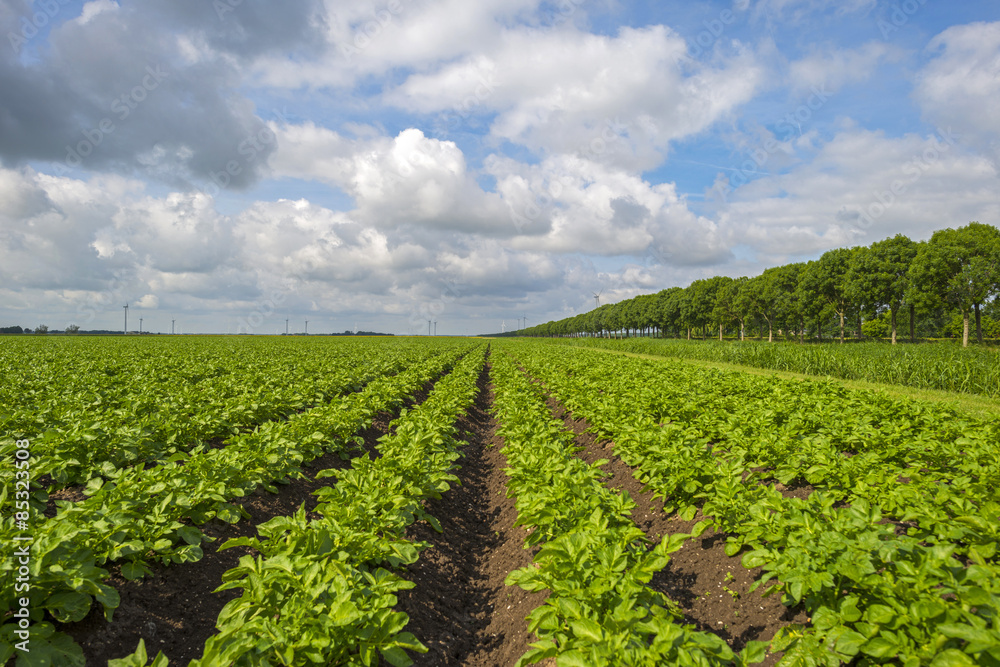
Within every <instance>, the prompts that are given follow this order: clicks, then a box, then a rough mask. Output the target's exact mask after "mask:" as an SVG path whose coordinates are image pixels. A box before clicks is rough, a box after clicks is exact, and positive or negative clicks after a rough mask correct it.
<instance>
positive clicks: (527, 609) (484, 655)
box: [398, 370, 545, 667]
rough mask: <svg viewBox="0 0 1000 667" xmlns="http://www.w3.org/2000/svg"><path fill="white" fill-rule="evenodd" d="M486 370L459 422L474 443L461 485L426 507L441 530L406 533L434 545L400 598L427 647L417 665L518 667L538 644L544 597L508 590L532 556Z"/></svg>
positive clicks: (410, 570) (418, 527) (409, 574)
mask: <svg viewBox="0 0 1000 667" xmlns="http://www.w3.org/2000/svg"><path fill="white" fill-rule="evenodd" d="M487 372H488V371H487V370H484V371H483V374H482V375H481V376H480V378H479V394H478V396H477V398H476V402H475V405H474V406H473V408H472V409H471V410H470V411H469V413H468V415H466V416H465V417H463V418H462V419H461V420H460V421H459V422H458V426H459V428H460V429H461V431H462V432H463V436H462V437H463V439H464V440H465V441H466V442H467V443H468V444H467V445H466V446H465V447H464V448H463V450H462V453H463V458H462V459H460V460H459V461H458V465H460V466H461V469H460V470H457V471H456V474H457V475H458V477H459V478H460V480H461V485H455V486H453V487H452V488H451V490H449V491H448V492H447V493H446V494H445V495H444V496H443V497H442V498H440V499H438V500H434V501H431V502H429V503H428V504H427V509H428V511H429V512H430V513H431V514H432V515H433V516H434V517H435V518H437V519H438V521H440V523H441V527H442V529H443V532H442V533H437V532H436V531H434V529H433V528H431V527H430V525H428V524H427V523H426V522H419V523H417V524H414V525H413V526H412V527H411V528H410V530H409V533H408V534H409V537H411V538H412V539H414V540H425V541H427V542H430V543H431V544H432V545H433V546H432V547H429V548H428V549H426V550H425V551H423V552H422V553H421V555H420V560H418V561H417V562H416V563H414V564H412V565H410V566H408V567H407V568H406V571H405V572H404V574H403V576H404V577H406V578H407V579H410V580H411V581H413V582H415V583H416V584H417V586H416V588H414V589H411V590H408V591H402V592H401V593H400V594H399V595H398V597H399V606H398V609H400V610H401V611H404V612H406V613H407V614H408V615H409V616H410V623H409V625H407V628H406V629H407V630H409V631H410V632H412V633H414V634H415V635H416V636H417V638H418V639H420V640H421V641H422V642H423V643H424V645H426V646H427V648H428V649H429V651H428V652H427V653H425V654H414V655H412V657H413V659H414V662H415V664H417V665H471V666H476V667H494V666H495V665H512V664H514V663H515V662H516V661H517V659H518V658H519V657H520V656H521V655H522V654H524V653H525V651H527V650H528V644H529V643H530V641H533V640H534V637H533V636H531V635H529V633H528V629H527V627H528V624H527V620H526V617H527V615H528V614H529V613H531V610H532V609H534V608H535V607H536V606H537V605H539V604H541V603H542V601H544V599H545V595H544V594H543V593H527V592H526V591H523V590H522V589H520V588H518V587H516V586H511V587H507V586H505V585H504V579H505V578H506V577H507V575H508V574H509V573H510V572H511V571H512V570H515V569H517V568H519V567H523V566H525V565H528V564H530V563H531V558H532V552H531V551H529V550H526V549H524V548H523V545H524V540H525V538H526V537H527V532H526V531H525V530H524V529H523V528H521V527H515V526H514V521H515V519H516V518H517V510H516V509H515V508H514V501H513V499H510V498H508V497H507V485H506V482H507V478H506V475H504V473H503V469H504V468H505V467H506V465H507V462H506V459H505V458H504V456H503V453H502V451H501V447H502V446H503V439H502V438H500V437H499V436H497V435H496V433H495V432H496V421H495V420H494V419H493V418H492V417H491V416H490V414H489V412H488V409H489V405H490V404H491V403H492V402H493V387H492V385H490V384H489V383H488V376H487Z"/></svg>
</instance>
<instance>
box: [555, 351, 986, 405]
mask: <svg viewBox="0 0 1000 667" xmlns="http://www.w3.org/2000/svg"><path fill="white" fill-rule="evenodd" d="M552 344H557V345H565V346H574V347H607V348H612V349H616V350H622V351H625V352H636V353H640V354H649V355H655V356H662V357H676V358H681V359H704V360H706V361H722V362H726V363H730V364H741V365H744V366H754V367H756V368H766V369H770V370H776V371H792V372H795V373H806V374H808V375H816V376H819V377H827V376H829V377H838V378H844V379H846V380H866V381H868V382H877V383H883V384H899V385H905V386H908V387H916V388H918V389H941V390H944V391H955V392H959V393H964V394H982V395H984V396H991V397H1000V356H998V355H997V352H995V351H992V350H989V349H983V348H968V349H962V348H961V347H959V346H957V345H953V344H951V343H936V344H926V345H907V346H899V345H897V346H895V347H893V346H891V345H884V344H881V343H874V342H873V343H854V344H851V345H838V344H822V345H820V344H812V345H768V344H766V343H758V342H756V341H745V342H741V343H731V342H725V343H719V342H718V341H715V342H711V343H707V344H706V343H700V342H699V343H694V342H688V341H683V340H653V339H649V338H633V339H630V340H625V341H602V340H594V339H589V338H576V339H566V340H560V341H558V342H556V341H553V342H552Z"/></svg>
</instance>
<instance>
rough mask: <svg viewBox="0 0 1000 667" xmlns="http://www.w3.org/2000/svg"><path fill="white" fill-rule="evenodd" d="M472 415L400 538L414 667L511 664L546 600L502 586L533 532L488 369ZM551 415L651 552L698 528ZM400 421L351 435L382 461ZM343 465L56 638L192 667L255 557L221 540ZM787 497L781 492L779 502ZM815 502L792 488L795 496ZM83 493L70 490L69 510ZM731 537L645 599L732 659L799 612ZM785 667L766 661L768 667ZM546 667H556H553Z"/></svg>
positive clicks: (299, 500)
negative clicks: (513, 476)
mask: <svg viewBox="0 0 1000 667" xmlns="http://www.w3.org/2000/svg"><path fill="white" fill-rule="evenodd" d="M432 386H433V383H428V385H427V386H426V387H424V389H423V390H422V391H421V392H419V393H418V395H417V396H415V397H414V398H413V399H412V400H411V401H409V402H408V403H407V407H409V406H411V405H413V404H417V403H420V402H422V401H423V400H424V399H425V398H426V396H427V394H428V393H429V391H430V390H431V388H432ZM478 387H479V391H478V394H477V396H476V399H475V402H474V405H473V406H472V408H471V409H470V410H469V411H468V414H466V415H465V416H463V417H462V418H461V419H460V420H459V421H458V423H457V425H458V428H459V433H460V436H459V437H460V438H461V439H462V440H463V441H464V442H465V443H466V444H465V445H464V446H463V447H462V449H461V453H462V458H461V459H459V460H458V461H457V462H456V465H457V466H458V468H457V469H456V470H455V474H456V475H457V476H458V477H459V480H460V481H459V483H457V484H454V485H453V486H452V488H451V489H450V490H449V491H448V492H447V493H446V494H444V496H443V497H442V498H440V499H436V500H431V501H428V502H427V503H426V508H427V510H428V512H430V514H431V515H433V516H434V517H435V518H436V519H437V520H438V521H439V522H440V524H441V527H442V532H441V533H438V532H436V531H435V530H434V529H433V528H432V527H431V526H430V525H429V524H428V523H426V522H423V521H421V522H417V523H415V524H414V525H412V526H411V527H410V528H409V529H408V532H407V536H408V537H409V538H410V539H412V540H416V541H425V542H428V543H429V544H430V545H431V546H429V547H428V548H426V549H425V550H424V551H423V552H422V553H421V555H420V559H419V560H418V561H417V562H416V563H414V564H412V565H409V566H407V567H405V568H402V569H401V571H400V574H401V575H402V576H403V577H404V578H407V579H409V580H411V581H413V582H415V583H416V584H417V586H416V587H415V588H413V589H410V590H406V591H401V592H400V593H399V594H398V595H397V597H398V600H399V603H398V605H397V609H398V610H400V611H403V612H405V613H406V614H408V615H409V617H410V621H409V624H408V625H407V627H406V630H407V631H409V632H412V633H413V634H415V635H416V636H417V637H418V638H419V639H420V640H421V641H422V642H423V643H424V644H425V645H426V646H427V648H428V652H427V653H424V654H411V657H412V658H413V659H414V662H415V664H416V665H468V666H472V667H494V666H496V665H512V664H514V663H515V662H516V661H517V659H518V658H519V657H520V656H521V655H523V654H524V653H525V652H526V651H527V650H528V648H529V644H530V643H531V642H533V641H535V639H536V638H535V637H534V635H532V634H531V633H529V632H528V623H527V616H528V615H529V614H530V613H531V611H532V610H533V609H535V608H536V607H537V606H538V605H539V604H542V603H543V602H544V600H545V597H546V594H545V593H528V592H526V591H524V590H522V589H520V588H519V587H517V586H506V585H505V583H504V582H505V579H506V577H507V575H508V574H509V573H510V572H511V571H513V570H515V569H518V568H520V567H524V566H527V565H529V564H530V563H531V559H532V557H533V555H534V553H535V550H530V549H525V548H524V541H525V538H526V537H527V534H528V533H527V531H526V530H525V529H524V528H522V527H519V526H514V522H515V520H516V519H517V511H516V508H515V504H514V499H512V498H508V497H507V477H506V475H505V474H504V472H503V471H504V469H505V468H506V466H507V461H506V458H505V457H504V455H503V451H502V447H503V444H504V443H503V439H502V438H501V437H500V436H498V435H497V433H496V431H497V424H496V421H495V419H493V417H492V415H491V414H490V413H489V407H490V406H491V405H492V403H493V400H494V393H493V386H492V384H491V383H490V381H489V366H488V365H487V367H486V368H485V369H484V370H483V373H482V374H481V375H480V377H479V379H478ZM549 407H550V408H551V409H552V411H553V413H554V414H555V415H556V416H557V417H558V418H560V419H562V420H563V421H564V423H565V424H566V426H567V427H568V428H570V429H572V431H573V432H574V433H575V434H576V443H577V444H578V445H579V446H580V447H581V448H582V449H581V450H580V452H579V456H580V457H581V458H583V459H584V460H585V461H587V462H588V463H593V462H594V461H596V460H598V459H607V460H608V463H606V464H604V465H603V466H602V469H603V470H604V471H605V472H606V473H608V478H607V480H606V483H607V484H608V486H609V487H610V488H614V489H620V490H621V491H623V492H627V493H628V494H629V495H630V496H631V498H632V499H633V500H635V501H636V503H637V506H636V508H635V509H634V510H633V512H632V519H633V520H634V521H635V523H636V525H637V526H638V527H639V528H640V529H641V530H642V531H643V532H644V533H645V534H646V535H647V536H648V538H649V540H650V543H651V544H655V543H657V542H659V541H660V540H661V539H662V538H663V537H664V536H666V535H669V534H672V533H676V532H689V531H690V529H691V527H692V526H693V525H694V523H696V521H697V520H698V519H699V518H701V517H700V516H698V517H695V520H693V521H688V522H685V521H681V520H679V519H678V518H676V517H671V516H669V515H667V514H666V513H665V512H664V511H663V503H662V502H661V501H659V500H656V499H654V498H653V496H652V493H650V492H649V491H648V490H647V489H645V488H644V486H643V484H642V483H641V482H639V481H638V480H637V479H636V477H635V475H634V474H633V470H632V469H631V468H630V467H629V466H628V465H626V464H625V463H624V462H623V461H622V460H621V459H619V458H618V457H617V456H615V454H614V444H613V443H612V442H607V441H602V440H599V439H598V438H597V437H596V436H594V435H593V434H591V433H589V432H588V424H587V422H585V421H583V420H579V419H574V418H573V416H572V415H571V414H570V413H569V412H568V411H567V410H566V409H565V408H564V407H563V406H562V405H561V404H560V403H558V402H557V401H555V400H554V399H550V400H549ZM397 414H398V413H396V414H387V413H383V414H382V415H379V416H378V417H377V418H376V420H375V422H374V423H373V424H372V426H371V427H369V428H367V429H364V430H363V431H361V432H359V435H361V436H362V437H363V439H364V449H365V452H366V454H361V455H369V456H377V455H378V454H377V442H378V440H379V438H381V437H382V436H384V435H386V434H387V433H389V432H390V422H391V421H392V420H393V419H394V418H395V417H396V416H397ZM349 465H350V463H349V461H346V460H343V459H341V457H340V456H339V455H338V454H328V455H325V456H323V457H321V458H319V459H316V460H315V461H312V462H310V463H309V464H305V465H304V466H303V473H304V477H303V478H301V479H296V480H290V481H289V482H288V483H285V484H281V485H279V486H278V492H277V493H270V492H267V491H264V490H259V491H257V492H255V493H254V494H252V495H251V496H249V497H247V498H245V499H244V502H243V507H244V509H245V510H246V511H247V512H248V513H249V514H250V518H249V519H244V520H242V521H240V522H239V523H237V524H234V525H230V524H226V523H223V522H220V521H212V522H209V523H208V524H206V525H205V526H203V527H202V529H203V530H204V532H205V533H206V534H207V535H208V536H210V537H212V538H214V541H213V542H207V543H204V544H203V545H202V546H203V549H204V550H205V555H204V557H203V558H202V559H201V560H200V561H198V562H195V563H189V564H185V565H183V566H169V567H168V566H155V567H153V574H152V575H151V576H147V577H146V578H145V579H142V580H140V581H127V580H125V579H124V578H123V577H121V575H120V572H119V571H118V569H117V567H115V566H109V568H108V569H109V571H110V573H111V576H110V577H109V579H108V580H107V583H108V584H109V585H111V586H113V587H114V588H116V589H117V590H118V592H119V594H120V595H121V605H120V606H119V608H118V609H117V610H116V611H115V615H114V620H113V621H112V622H110V623H109V622H107V621H105V620H104V618H103V615H102V613H101V612H100V610H99V609H97V608H95V609H93V610H92V611H91V613H90V614H89V615H88V616H87V617H86V618H85V619H84V620H82V621H80V622H79V623H73V624H66V625H62V626H61V627H60V628H59V629H60V630H62V631H64V632H67V633H69V634H70V635H71V636H72V637H73V638H74V639H75V640H76V641H77V642H78V643H79V644H80V645H81V646H82V647H83V650H84V654H85V656H86V658H87V664H88V665H105V664H107V660H108V659H109V658H119V657H123V656H125V655H128V654H130V653H132V652H133V651H134V650H135V648H136V645H137V644H138V641H139V639H140V637H141V638H144V639H145V642H146V646H147V650H148V651H149V653H150V655H151V656H152V655H153V654H155V653H156V652H157V651H163V652H164V653H165V654H166V655H167V656H168V657H169V658H170V661H171V664H174V665H186V664H187V663H188V662H189V661H190V660H192V659H194V658H197V657H200V655H201V652H202V649H203V647H204V643H205V641H206V640H207V639H208V638H209V637H210V636H211V635H212V634H214V626H215V621H216V619H217V617H218V614H219V612H220V611H221V609H222V608H223V606H224V605H225V604H226V603H227V602H229V601H230V600H232V599H234V598H235V597H237V596H238V595H239V590H230V591H223V592H220V593H215V592H214V591H215V589H216V588H217V587H218V586H219V584H220V583H221V577H222V574H223V573H224V572H226V571H227V570H229V569H231V568H232V567H234V566H236V565H237V563H238V560H239V558H240V557H241V556H243V555H246V554H253V553H254V552H253V550H252V549H250V548H249V547H236V548H232V549H227V550H224V551H219V550H218V547H219V546H220V545H222V544H223V543H224V542H225V541H226V540H227V539H230V538H234V537H241V536H248V537H255V536H256V535H257V531H256V528H255V526H257V525H258V524H260V523H263V522H264V521H267V520H269V519H271V518H273V517H275V516H280V515H286V514H291V513H294V512H295V511H296V510H298V508H299V507H300V506H302V505H304V506H305V508H306V510H307V511H311V510H312V509H314V508H315V505H316V499H315V497H314V496H313V495H312V492H313V491H315V490H317V489H319V488H321V487H323V486H327V485H329V484H332V483H335V480H334V479H332V478H323V479H319V480H317V479H315V474H316V473H317V472H318V471H320V470H323V469H327V468H338V469H342V468H346V467H348V466H349ZM784 491H785V490H783V492H784ZM810 491H811V489H809V488H804V487H796V488H794V489H788V490H787V492H788V493H791V494H796V495H798V494H803V493H808V492H810ZM75 492H78V490H76V489H73V490H66V491H65V492H64V493H65V494H66V495H67V498H66V499H73V498H72V495H71V494H74V493H75ZM725 542H726V535H724V534H719V533H716V532H714V531H712V530H709V531H707V532H706V533H704V534H703V535H702V536H700V537H699V538H694V539H691V540H689V541H688V542H687V543H686V544H685V545H684V547H683V548H681V549H680V550H679V551H677V552H676V553H674V554H672V555H671V561H670V563H669V564H668V565H667V567H666V568H665V569H664V570H663V571H662V572H660V573H659V574H658V575H657V576H656V577H655V578H654V580H653V581H652V582H651V583H650V586H651V587H653V588H654V589H655V590H658V591H661V592H663V593H664V594H666V595H667V596H668V597H670V598H671V599H672V600H674V601H675V602H676V603H677V604H678V605H679V607H680V609H681V611H682V612H683V614H684V620H685V622H687V623H690V624H692V625H694V626H696V627H697V628H699V629H702V630H707V631H711V632H714V633H716V634H718V635H719V636H720V637H722V638H723V639H724V640H725V641H726V642H728V643H729V644H730V646H732V647H733V648H734V649H735V650H740V649H741V648H742V647H743V646H744V645H745V644H746V643H747V642H748V641H750V640H755V639H756V640H762V641H767V640H769V639H770V638H771V637H772V636H773V635H774V633H775V632H776V631H777V629H778V628H780V627H782V626H783V625H786V624H788V623H790V622H805V621H806V620H807V619H806V618H805V615H804V613H802V612H798V613H796V610H789V609H787V608H785V607H784V606H783V605H782V604H781V603H780V600H779V599H778V598H777V597H773V596H772V597H769V598H762V597H761V591H756V592H754V593H750V592H749V587H750V585H751V584H752V583H753V582H754V580H755V579H756V578H757V577H759V576H760V571H759V570H746V569H744V568H743V567H742V566H741V564H740V561H739V555H737V556H735V557H728V556H726V555H725V552H724V548H725ZM778 657H780V655H779V654H775V655H770V656H768V660H767V661H766V662H765V664H774V662H776V661H777V659H778ZM547 662H550V661H547Z"/></svg>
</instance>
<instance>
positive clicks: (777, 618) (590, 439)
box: [548, 397, 811, 665]
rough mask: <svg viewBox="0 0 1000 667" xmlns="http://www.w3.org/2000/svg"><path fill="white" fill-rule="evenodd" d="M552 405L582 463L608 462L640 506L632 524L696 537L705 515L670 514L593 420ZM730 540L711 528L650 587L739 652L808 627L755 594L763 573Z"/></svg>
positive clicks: (612, 479)
mask: <svg viewBox="0 0 1000 667" xmlns="http://www.w3.org/2000/svg"><path fill="white" fill-rule="evenodd" d="M548 405H549V408H550V409H551V410H552V413H553V415H554V416H555V417H556V418H558V419H562V420H563V423H564V424H565V425H566V427H567V428H568V429H570V430H572V431H573V432H574V433H575V434H576V444H577V445H579V446H580V447H583V449H582V450H581V451H580V452H579V453H578V455H579V456H580V458H582V459H583V460H584V461H586V462H587V463H590V464H593V463H594V462H596V461H597V460H599V459H606V460H608V463H606V464H604V465H603V466H601V470H603V471H604V472H606V473H608V475H609V477H608V479H607V480H606V483H607V485H608V487H609V488H612V489H620V490H622V491H623V492H627V493H628V494H629V496H630V497H631V498H632V500H634V501H635V502H636V507H635V509H633V510H632V520H633V521H634V522H635V524H636V526H638V527H639V528H640V529H642V531H643V532H644V533H646V536H647V537H648V538H649V539H650V541H651V542H652V543H653V544H655V543H658V542H659V541H660V540H662V539H663V537H664V536H666V535H670V534H673V533H689V532H691V529H692V528H693V527H694V525H695V524H696V523H698V521H700V520H701V519H703V518H704V517H703V516H702V515H701V513H700V512H699V513H698V515H696V516H695V517H694V519H692V520H691V521H683V520H681V519H680V518H678V517H677V516H676V515H674V516H672V517H671V516H669V515H667V514H665V513H664V511H663V503H662V501H660V500H659V499H656V498H653V494H652V493H651V492H650V491H648V490H646V489H645V488H644V485H643V484H642V483H641V482H640V481H639V480H637V479H636V478H635V475H634V473H633V470H632V468H630V467H629V466H628V465H627V464H626V463H625V462H624V461H622V460H621V459H620V458H618V457H616V456H615V454H614V443H613V442H610V441H601V440H599V439H598V438H597V437H596V436H595V435H594V434H593V433H589V432H588V430H589V428H590V425H589V424H588V423H587V421H586V420H583V419H576V418H574V417H573V415H572V413H571V412H570V411H569V410H567V409H566V408H565V407H564V406H563V405H562V404H561V403H559V401H557V400H556V399H554V398H552V397H549V399H548ZM810 490H811V489H810ZM795 492H798V493H802V492H803V489H802V488H801V487H797V488H796V489H795ZM726 538H727V535H726V534H725V533H719V532H716V531H715V529H712V528H710V529H708V530H707V531H705V532H704V533H703V534H702V535H701V536H699V537H697V538H693V539H691V540H688V541H687V542H686V543H685V544H684V546H683V547H681V548H680V549H679V550H678V551H676V552H674V553H673V554H671V555H670V562H669V563H668V564H667V567H666V568H664V569H663V570H661V571H660V572H659V573H657V575H656V576H654V578H653V580H652V581H651V582H650V584H649V585H650V587H651V588H653V589H654V590H657V591H660V592H661V593H663V594H664V595H666V596H667V597H669V598H670V599H671V600H673V601H674V602H676V603H678V605H679V606H680V608H681V611H682V612H683V614H684V621H685V622H687V623H690V624H692V625H694V626H695V627H697V628H698V629H699V630H704V631H708V632H712V633H715V634H717V635H718V636H719V637H721V638H722V639H723V640H724V641H725V642H726V643H727V644H729V646H730V647H731V648H732V649H733V650H734V651H740V650H742V649H743V647H744V646H746V644H747V642H750V641H753V640H757V641H765V642H769V641H770V640H771V638H773V637H774V634H775V633H776V632H777V631H778V629H779V628H781V627H783V626H785V625H788V624H790V623H805V622H806V620H807V617H806V615H805V613H804V612H803V611H801V610H798V609H789V608H788V607H785V606H784V605H783V604H781V600H780V596H776V595H772V596H770V597H766V598H765V597H763V596H762V594H763V591H764V590H765V589H766V586H762V587H761V588H758V589H757V590H756V591H754V592H750V586H751V585H752V584H753V583H754V581H756V580H757V578H759V577H760V576H761V574H762V570H761V569H760V568H755V569H752V570H747V569H746V568H744V567H743V565H742V564H741V562H740V557H741V556H742V554H737V555H736V556H727V555H726V552H725V547H726ZM780 657H781V654H780V653H775V654H769V655H768V656H767V659H766V660H765V661H764V662H763V663H761V664H763V665H773V664H775V663H776V662H777V661H778V659H780Z"/></svg>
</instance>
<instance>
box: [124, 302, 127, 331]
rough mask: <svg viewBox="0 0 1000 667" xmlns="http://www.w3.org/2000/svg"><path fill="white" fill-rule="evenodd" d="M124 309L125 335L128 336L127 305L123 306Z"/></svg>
mask: <svg viewBox="0 0 1000 667" xmlns="http://www.w3.org/2000/svg"><path fill="white" fill-rule="evenodd" d="M124 308H125V335H128V304H127V303H126V304H125V306H124Z"/></svg>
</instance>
